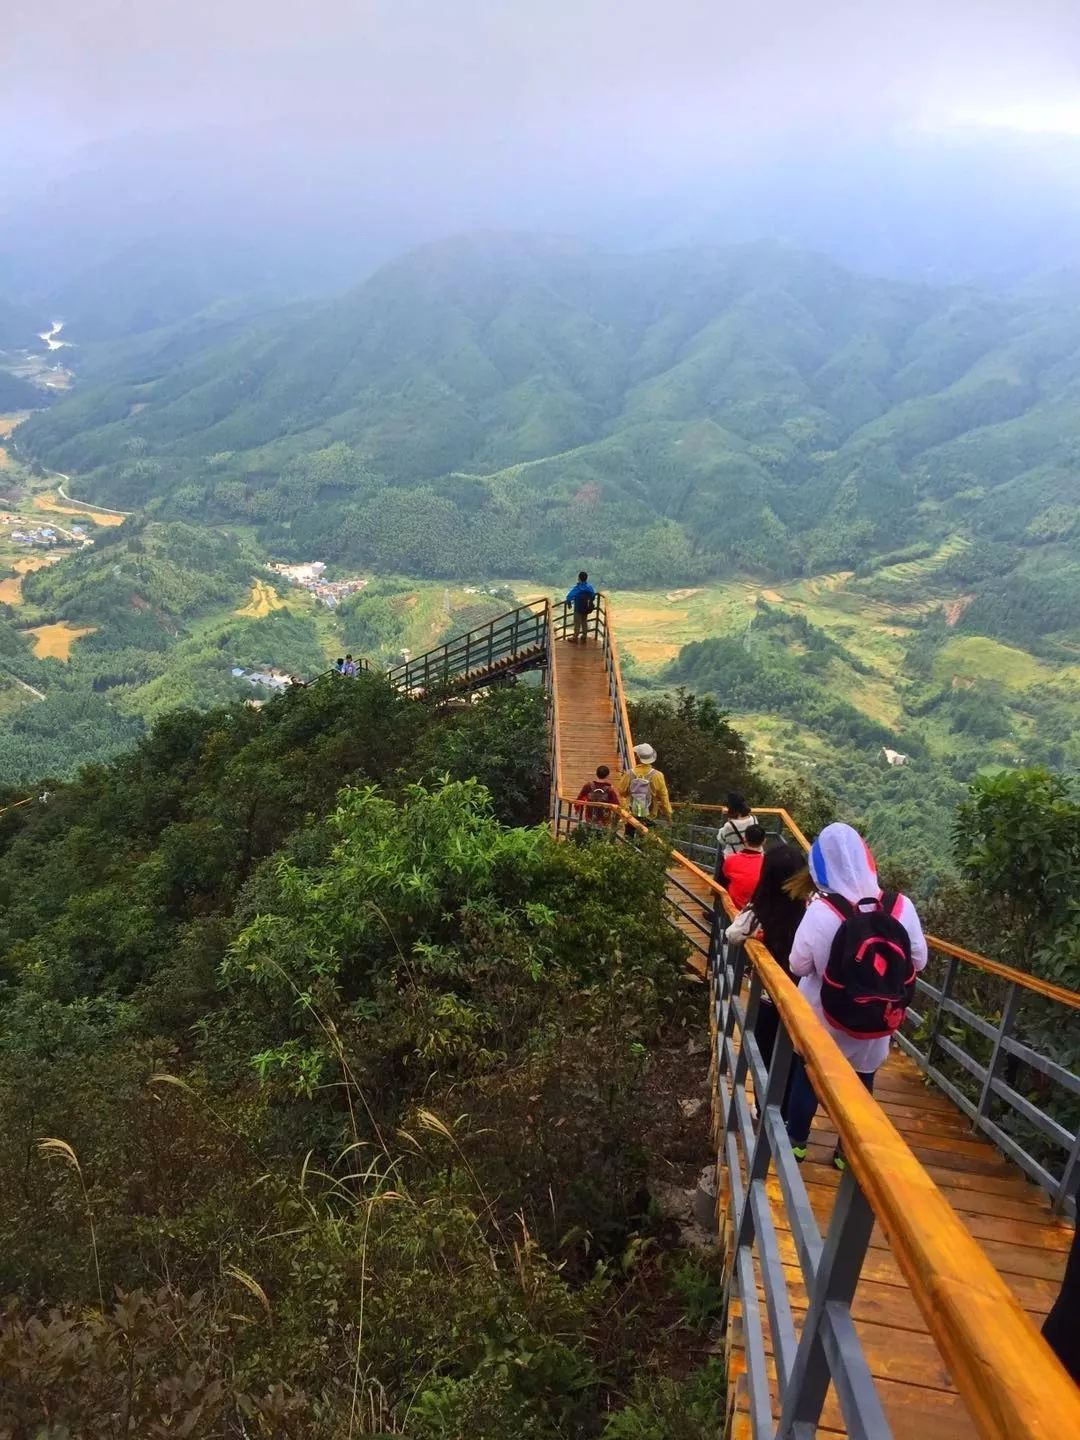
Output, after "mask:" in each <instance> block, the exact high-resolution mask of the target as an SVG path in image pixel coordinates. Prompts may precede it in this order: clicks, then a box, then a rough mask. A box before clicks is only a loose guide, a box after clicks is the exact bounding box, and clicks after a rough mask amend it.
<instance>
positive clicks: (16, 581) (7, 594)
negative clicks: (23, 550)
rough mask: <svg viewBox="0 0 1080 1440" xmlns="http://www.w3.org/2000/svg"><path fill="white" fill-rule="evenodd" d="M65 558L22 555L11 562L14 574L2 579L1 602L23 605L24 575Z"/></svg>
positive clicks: (0, 587)
mask: <svg viewBox="0 0 1080 1440" xmlns="http://www.w3.org/2000/svg"><path fill="white" fill-rule="evenodd" d="M61 559H63V556H61V555H56V554H51V555H20V556H19V558H18V559H17V560H13V561H12V562H11V568H12V570H14V571H15V574H14V575H9V576H8V578H7V579H6V580H0V603H2V604H4V605H21V604H22V603H23V594H22V577H23V576H24V575H29V574H30V572H31V571H32V570H43V569H44V568H45V566H46V565H52V564H53V562H54V561H56V560H61Z"/></svg>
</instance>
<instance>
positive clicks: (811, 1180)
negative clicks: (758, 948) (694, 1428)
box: [725, 1048, 1072, 1440]
mask: <svg viewBox="0 0 1080 1440" xmlns="http://www.w3.org/2000/svg"><path fill="white" fill-rule="evenodd" d="M874 1093H875V1096H876V1098H877V1100H878V1101H879V1103H880V1104H881V1106H882V1108H883V1109H884V1110H885V1112H886V1114H887V1115H888V1116H889V1118H890V1119H891V1120H892V1122H893V1124H894V1125H895V1126H896V1128H897V1129H898V1130H899V1131H900V1133H901V1134H902V1135H903V1136H904V1138H905V1140H906V1141H907V1142H908V1144H909V1145H910V1146H911V1148H912V1150H913V1151H914V1152H915V1155H916V1156H917V1158H918V1159H919V1160H920V1161H921V1162H922V1164H923V1165H924V1166H925V1167H926V1169H927V1170H928V1171H929V1173H930V1175H931V1177H932V1178H933V1180H934V1181H935V1183H936V1184H937V1185H938V1186H939V1187H940V1188H941V1189H942V1191H943V1192H944V1194H945V1198H946V1199H947V1200H948V1201H949V1203H950V1204H951V1205H952V1207H953V1208H954V1209H955V1210H956V1211H957V1212H958V1214H959V1216H960V1218H961V1219H962V1220H963V1222H964V1224H965V1225H967V1227H968V1229H969V1230H970V1231H971V1233H972V1234H973V1235H974V1236H975V1237H976V1239H977V1240H978V1241H979V1243H980V1244H981V1245H982V1247H983V1249H984V1250H985V1251H986V1253H987V1255H988V1256H989V1258H990V1259H991V1261H992V1262H993V1264H994V1266H995V1267H996V1269H997V1270H998V1273H999V1274H1000V1275H1001V1276H1002V1278H1003V1279H1004V1280H1005V1282H1006V1284H1007V1285H1009V1287H1010V1288H1011V1289H1012V1291H1013V1293H1014V1294H1015V1295H1016V1297H1017V1299H1018V1300H1019V1301H1020V1303H1021V1305H1022V1306H1023V1307H1024V1309H1025V1310H1027V1312H1028V1314H1029V1315H1030V1316H1031V1318H1032V1320H1033V1321H1034V1322H1035V1324H1036V1325H1041V1324H1042V1321H1043V1318H1044V1316H1045V1315H1046V1313H1047V1311H1048V1310H1049V1308H1050V1306H1051V1304H1052V1303H1053V1301H1054V1299H1055V1297H1056V1295H1057V1292H1058V1288H1059V1286H1060V1283H1061V1277H1062V1274H1063V1272H1064V1269H1065V1260H1066V1256H1067V1252H1068V1247H1069V1243H1070V1241H1071V1239H1072V1229H1071V1226H1069V1225H1067V1224H1065V1223H1064V1222H1062V1221H1061V1220H1059V1219H1058V1218H1057V1217H1056V1216H1055V1215H1054V1214H1053V1213H1052V1212H1051V1209H1050V1204H1049V1202H1048V1200H1047V1198H1046V1196H1045V1195H1044V1193H1043V1192H1042V1191H1041V1190H1040V1189H1038V1188H1037V1187H1036V1186H1035V1185H1033V1184H1031V1183H1030V1182H1029V1181H1028V1180H1027V1179H1026V1178H1025V1177H1024V1176H1023V1175H1022V1174H1021V1173H1020V1171H1019V1170H1018V1169H1017V1168H1016V1167H1015V1166H1014V1165H1012V1164H1011V1163H1010V1162H1009V1161H1008V1160H1007V1159H1006V1158H1005V1157H1004V1156H1003V1155H1002V1154H1001V1152H1000V1151H999V1150H996V1149H995V1148H994V1146H993V1145H991V1144H990V1143H989V1141H987V1140H984V1139H982V1137H980V1136H977V1135H974V1134H973V1133H972V1131H971V1127H970V1125H969V1124H968V1122H967V1120H966V1119H965V1118H964V1116H963V1115H962V1114H961V1113H960V1111H959V1110H957V1109H956V1107H955V1106H954V1105H953V1104H952V1102H951V1101H950V1100H948V1099H947V1098H946V1097H945V1096H943V1095H941V1094H940V1093H939V1092H937V1091H935V1090H933V1089H931V1088H928V1086H927V1085H926V1083H925V1082H924V1080H923V1077H922V1075H921V1074H920V1072H919V1070H918V1069H917V1068H916V1066H915V1065H914V1064H913V1063H912V1061H911V1060H910V1059H908V1057H907V1056H906V1055H904V1054H903V1053H902V1052H900V1051H899V1050H896V1049H895V1048H894V1050H893V1052H892V1054H891V1056H890V1057H889V1060H888V1063H887V1064H886V1065H885V1066H884V1067H883V1068H882V1070H881V1071H880V1072H879V1073H878V1082H877V1086H876V1088H875V1092H874ZM835 1145H836V1134H835V1131H834V1130H833V1128H832V1126H831V1123H830V1121H829V1118H828V1116H827V1115H826V1114H825V1113H824V1111H819V1113H818V1116H817V1118H816V1119H815V1121H814V1128H813V1132H812V1134H811V1137H810V1147H809V1153H808V1155H807V1158H806V1162H805V1163H804V1164H803V1166H802V1175H803V1179H804V1181H805V1183H806V1188H807V1193H808V1195H809V1197H810V1203H811V1205H812V1206H813V1209H814V1213H815V1214H816V1216H817V1218H818V1224H819V1227H820V1228H821V1229H822V1231H824V1229H825V1227H826V1226H827V1224H828V1217H829V1214H830V1212H831V1209H832V1204H833V1200H834V1197H835V1193H836V1188H837V1186H838V1184H839V1182H840V1177H839V1175H838V1173H837V1171H836V1170H834V1169H833V1166H832V1154H833V1150H834V1149H835ZM769 1194H770V1197H771V1200H772V1213H773V1221H774V1224H775V1226H776V1230H777V1236H778V1239H779V1243H780V1252H781V1257H782V1259H783V1261H784V1267H785V1270H786V1273H787V1279H788V1293H789V1295H790V1297H791V1305H792V1310H793V1312H794V1315H795V1325H796V1330H798V1328H799V1325H800V1324H801V1321H802V1318H803V1316H804V1315H805V1313H806V1292H805V1289H804V1287H803V1284H802V1273H801V1271H800V1269H799V1265H798V1260H797V1256H796V1252H795V1243H794V1240H793V1238H792V1235H791V1230H790V1226H789V1224H788V1222H787V1219H786V1217H785V1215H784V1211H783V1205H782V1203H781V1199H780V1187H779V1183H778V1182H777V1181H776V1179H775V1177H771V1178H770V1180H769ZM758 1294H759V1298H760V1299H761V1301H762V1305H761V1308H762V1313H763V1315H764V1296H763V1292H762V1291H761V1289H760V1285H759V1289H758ZM852 1313H853V1315H854V1318H855V1322H856V1328H857V1329H858V1331H859V1334H860V1337H861V1339H862V1343H863V1348H864V1351H865V1354H866V1357H867V1360H868V1362H869V1365H870V1370H871V1373H872V1374H873V1375H874V1377H875V1378H876V1380H877V1381H878V1389H879V1394H880V1396H881V1400H882V1404H883V1406H884V1409H885V1413H886V1416H887V1418H888V1421H889V1424H890V1426H891V1427H892V1433H893V1435H894V1436H895V1437H896V1440H936V1437H939V1436H940V1437H941V1440H953V1437H955V1440H967V1437H970V1436H974V1435H975V1433H976V1432H975V1430H974V1427H973V1425H972V1423H971V1420H970V1419H969V1417H968V1415H967V1412H966V1410H965V1408H964V1406H963V1403H962V1402H961V1400H960V1398H959V1396H957V1394H956V1392H955V1389H954V1387H953V1383H952V1380H951V1377H950V1376H949V1373H948V1370H947V1368H946V1367H945V1365H944V1363H943V1361H942V1359H941V1356H940V1355H939V1353H938V1350H937V1346H936V1345H935V1344H934V1341H933V1340H932V1339H931V1337H930V1335H929V1333H928V1331H927V1327H926V1322H925V1321H924V1319H923V1317H922V1313H921V1312H920V1310H919V1309H918V1307H917V1306H916V1304H915V1302H914V1300H913V1299H912V1297H911V1294H910V1293H909V1290H908V1287H907V1282H906V1281H905V1279H904V1277H903V1275H902V1274H901V1273H900V1271H899V1269H898V1267H897V1265H896V1262H895V1261H894V1259H893V1256H892V1252H891V1251H890V1249H889V1246H888V1242H887V1241H886V1239H885V1237H884V1235H882V1233H881V1231H880V1228H875V1230H874V1233H873V1235H872V1237H871V1240H870V1248H869V1250H868V1252H867V1256H866V1260H865V1263H864V1265H863V1271H862V1278H861V1279H860V1281H859V1286H858V1289H857V1291H856V1294H855V1300H854V1304H853V1307H852ZM767 1328H768V1327H767V1319H766V1334H767ZM767 1344H769V1342H768V1341H767ZM725 1351H726V1355H727V1360H728V1367H729V1369H728V1374H729V1383H730V1387H731V1388H730V1391H729V1405H730V1421H731V1428H730V1432H729V1433H730V1435H731V1437H732V1440H744V1437H749V1435H750V1421H749V1414H748V1412H747V1395H746V1388H745V1387H746V1377H745V1361H744V1357H743V1348H742V1317H741V1311H740V1308H739V1306H738V1305H737V1304H736V1305H734V1306H733V1307H732V1314H731V1315H730V1316H729V1321H728V1333H727V1335H726V1337H725ZM769 1353H770V1363H771V1344H769ZM822 1419H823V1423H822V1425H821V1427H820V1433H821V1434H823V1435H837V1436H839V1435H844V1434H845V1433H846V1431H845V1430H844V1427H843V1419H842V1416H841V1414H840V1411H839V1407H838V1405H837V1403H836V1398H835V1396H834V1395H833V1394H832V1393H831V1392H830V1395H829V1398H828V1400H827V1402H826V1407H825V1412H824V1415H823V1417H822Z"/></svg>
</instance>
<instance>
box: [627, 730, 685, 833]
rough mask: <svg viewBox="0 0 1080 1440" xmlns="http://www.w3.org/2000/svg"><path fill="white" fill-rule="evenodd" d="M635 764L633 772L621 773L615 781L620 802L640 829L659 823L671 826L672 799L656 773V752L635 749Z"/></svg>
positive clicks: (664, 782)
mask: <svg viewBox="0 0 1080 1440" xmlns="http://www.w3.org/2000/svg"><path fill="white" fill-rule="evenodd" d="M634 760H635V761H636V763H635V765H634V768H633V769H632V770H624V771H623V772H622V774H621V775H620V776H619V778H618V780H617V781H616V784H615V788H616V789H617V790H618V792H619V799H620V801H621V802H622V804H623V806H624V807H625V808H626V809H627V810H629V811H630V814H631V815H633V817H634V819H635V820H640V821H641V822H642V824H643V825H653V824H655V823H656V821H658V820H666V821H667V822H668V823H669V824H670V823H671V818H672V811H671V799H670V797H669V796H668V788H667V781H666V780H665V779H664V776H663V773H662V772H661V771H660V770H657V769H656V751H655V750H654V749H653V747H652V746H651V745H646V744H641V745H635V746H634Z"/></svg>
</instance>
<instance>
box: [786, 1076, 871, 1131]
mask: <svg viewBox="0 0 1080 1440" xmlns="http://www.w3.org/2000/svg"><path fill="white" fill-rule="evenodd" d="M855 1074H856V1075H858V1077H859V1079H860V1080H861V1081H862V1083H863V1084H864V1085H865V1086H866V1088H867V1090H869V1091H870V1094H871V1095H872V1094H873V1093H874V1072H873V1071H872V1070H870V1071H867V1072H866V1073H864V1072H863V1071H862V1070H856V1071H855ZM817 1108H818V1098H817V1096H816V1095H815V1094H814V1087H813V1085H811V1084H810V1076H809V1075H808V1074H807V1073H806V1066H805V1065H804V1064H803V1062H802V1061H801V1060H800V1059H799V1058H798V1056H796V1057H795V1060H794V1062H793V1067H792V1071H791V1090H790V1091H789V1093H788V1102H787V1132H788V1138H789V1139H790V1141H791V1143H792V1144H793V1145H805V1144H806V1142H807V1139H808V1138H809V1136H810V1126H811V1125H812V1124H813V1123H814V1116H815V1115H816V1114H817Z"/></svg>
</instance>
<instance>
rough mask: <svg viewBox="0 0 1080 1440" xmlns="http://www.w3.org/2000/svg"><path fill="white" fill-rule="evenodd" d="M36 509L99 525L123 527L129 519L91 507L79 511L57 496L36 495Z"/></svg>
mask: <svg viewBox="0 0 1080 1440" xmlns="http://www.w3.org/2000/svg"><path fill="white" fill-rule="evenodd" d="M34 507H35V509H37V510H48V511H49V512H50V514H53V515H73V516H74V517H75V519H76V520H93V521H94V523H95V524H97V525H122V524H123V523H124V520H125V519H126V518H127V517H126V516H124V515H110V514H109V512H108V511H107V510H92V509H90V508H89V507H87V508H86V509H83V510H77V509H76V508H75V507H74V506H73V505H65V504H64V503H63V501H61V500H58V499H57V498H56V496H55V495H35V496H34Z"/></svg>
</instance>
